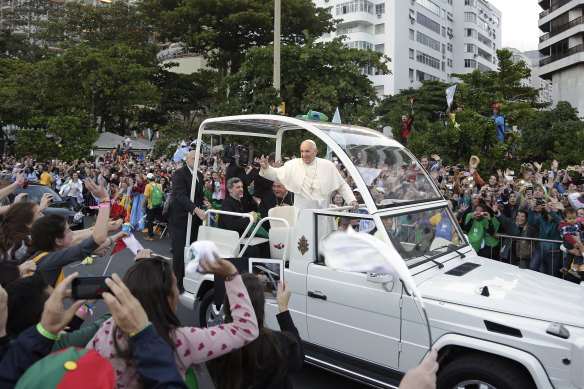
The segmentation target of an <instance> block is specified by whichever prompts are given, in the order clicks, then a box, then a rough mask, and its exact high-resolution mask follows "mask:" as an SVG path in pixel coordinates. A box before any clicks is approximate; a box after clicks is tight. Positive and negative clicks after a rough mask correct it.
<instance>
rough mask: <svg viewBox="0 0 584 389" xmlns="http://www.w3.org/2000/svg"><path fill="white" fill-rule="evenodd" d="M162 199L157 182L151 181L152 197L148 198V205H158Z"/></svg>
mask: <svg viewBox="0 0 584 389" xmlns="http://www.w3.org/2000/svg"><path fill="white" fill-rule="evenodd" d="M163 201H164V196H163V195H162V191H161V190H160V187H159V186H158V184H155V183H152V199H151V200H150V205H151V206H152V208H154V207H158V206H159V205H160V204H162V202H163Z"/></svg>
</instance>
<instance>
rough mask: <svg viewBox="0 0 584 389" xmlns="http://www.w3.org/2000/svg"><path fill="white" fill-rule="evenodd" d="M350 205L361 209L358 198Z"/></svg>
mask: <svg viewBox="0 0 584 389" xmlns="http://www.w3.org/2000/svg"><path fill="white" fill-rule="evenodd" d="M349 205H351V206H352V207H353V209H359V203H358V202H357V201H356V200H353V201H351V203H350V204H349Z"/></svg>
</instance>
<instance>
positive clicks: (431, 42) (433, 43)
mask: <svg viewBox="0 0 584 389" xmlns="http://www.w3.org/2000/svg"><path fill="white" fill-rule="evenodd" d="M416 40H417V41H418V42H420V43H421V44H423V45H424V46H428V47H430V48H432V49H434V50H436V51H440V42H438V41H437V40H436V39H432V38H430V37H429V36H427V35H424V34H422V33H421V32H420V31H418V32H417V33H416Z"/></svg>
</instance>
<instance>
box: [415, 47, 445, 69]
mask: <svg viewBox="0 0 584 389" xmlns="http://www.w3.org/2000/svg"><path fill="white" fill-rule="evenodd" d="M416 60H417V61H418V62H421V63H423V64H425V65H428V66H431V67H433V68H435V69H440V60H439V59H438V58H434V57H432V56H430V55H428V54H426V53H423V52H421V51H418V52H417V53H416Z"/></svg>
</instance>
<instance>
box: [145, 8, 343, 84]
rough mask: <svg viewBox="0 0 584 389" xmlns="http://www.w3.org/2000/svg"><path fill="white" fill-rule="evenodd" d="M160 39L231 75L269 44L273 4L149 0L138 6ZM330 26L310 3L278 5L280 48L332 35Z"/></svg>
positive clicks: (324, 12) (323, 12)
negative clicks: (198, 55)
mask: <svg viewBox="0 0 584 389" xmlns="http://www.w3.org/2000/svg"><path fill="white" fill-rule="evenodd" d="M140 9H141V10H142V11H143V13H144V15H145V17H146V18H147V21H148V23H149V24H151V25H153V26H155V27H156V29H157V31H158V32H159V33H160V38H161V39H163V40H165V39H166V40H167V41H171V42H183V43H185V44H186V45H187V46H188V48H189V50H191V51H192V52H195V53H201V54H203V55H204V56H205V58H207V59H208V61H209V65H210V66H211V67H213V68H215V69H218V70H220V71H222V72H225V73H230V74H235V73H236V72H237V71H238V70H239V67H240V66H241V64H242V62H243V60H244V58H245V53H246V52H247V51H248V50H249V49H251V48H254V47H264V46H267V45H268V44H270V43H272V42H273V26H274V21H273V19H274V6H273V1H272V0H249V1H240V0H153V1H143V2H142V3H141V4H140ZM333 23H334V21H333V20H332V19H331V16H330V14H329V13H328V11H327V10H326V9H325V8H320V7H316V6H315V5H314V4H313V2H312V1H311V0H283V1H282V29H281V35H282V43H283V44H290V45H292V44H295V45H301V44H303V43H305V42H306V41H307V39H309V38H318V37H320V36H321V35H322V34H323V33H325V32H330V31H332V28H333Z"/></svg>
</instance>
